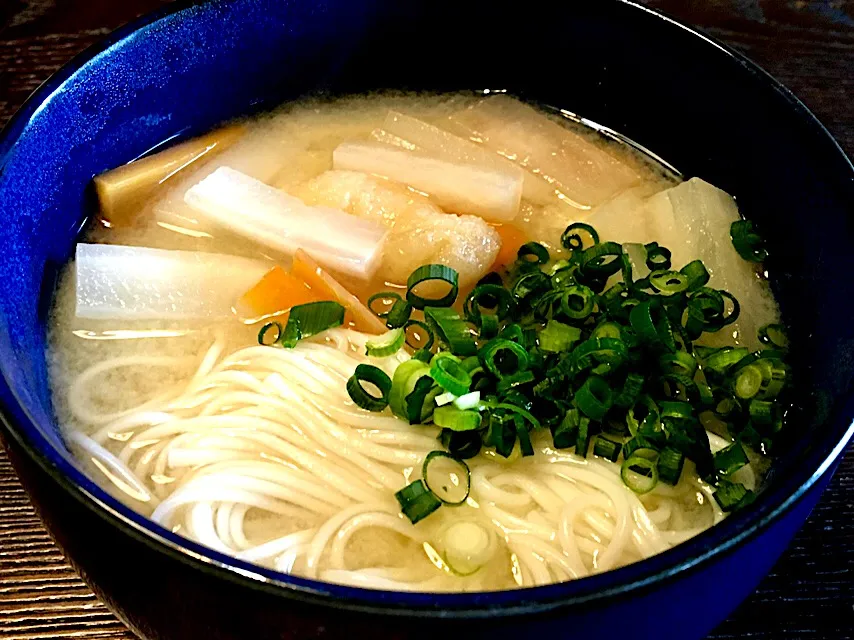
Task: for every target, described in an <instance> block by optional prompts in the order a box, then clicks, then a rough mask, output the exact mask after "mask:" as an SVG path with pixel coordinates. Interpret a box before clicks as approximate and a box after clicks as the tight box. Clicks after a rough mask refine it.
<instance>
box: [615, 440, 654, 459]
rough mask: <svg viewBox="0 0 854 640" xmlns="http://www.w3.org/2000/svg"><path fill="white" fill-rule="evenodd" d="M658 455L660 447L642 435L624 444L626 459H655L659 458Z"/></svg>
mask: <svg viewBox="0 0 854 640" xmlns="http://www.w3.org/2000/svg"><path fill="white" fill-rule="evenodd" d="M658 454H659V445H658V444H657V443H656V442H655V441H653V440H652V439H651V438H647V437H646V436H643V435H640V434H638V435H636V436H635V437H634V438H631V439H630V440H627V441H626V442H625V443H623V457H624V458H631V457H632V456H640V457H641V458H650V459H655V458H657V457H658Z"/></svg>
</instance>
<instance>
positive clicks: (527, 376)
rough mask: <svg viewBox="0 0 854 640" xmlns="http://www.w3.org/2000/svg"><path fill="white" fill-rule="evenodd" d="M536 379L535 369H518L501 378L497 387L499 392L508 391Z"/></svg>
mask: <svg viewBox="0 0 854 640" xmlns="http://www.w3.org/2000/svg"><path fill="white" fill-rule="evenodd" d="M536 379H537V377H536V376H535V375H534V372H533V371H517V372H516V373H513V374H510V375H506V376H504V377H503V378H501V379H500V380H499V381H498V386H497V389H498V392H499V393H507V392H508V391H510V390H511V389H515V388H516V387H520V386H522V385H525V384H528V383H530V382H533V381H534V380H536Z"/></svg>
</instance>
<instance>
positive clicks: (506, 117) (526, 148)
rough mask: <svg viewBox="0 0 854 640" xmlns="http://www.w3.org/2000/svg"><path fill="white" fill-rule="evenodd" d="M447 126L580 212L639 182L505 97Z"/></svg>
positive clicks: (481, 104)
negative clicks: (520, 169)
mask: <svg viewBox="0 0 854 640" xmlns="http://www.w3.org/2000/svg"><path fill="white" fill-rule="evenodd" d="M448 126H449V127H451V132H452V133H459V134H460V135H463V136H465V137H468V138H470V139H472V140H477V141H479V142H482V143H483V144H484V145H485V146H487V147H489V148H491V149H493V150H494V151H497V152H498V153H500V154H501V155H503V156H505V157H506V158H508V159H510V160H513V161H514V162H515V163H517V164H519V165H521V166H522V167H524V168H525V169H527V170H528V171H531V172H533V173H535V174H537V175H539V176H542V177H543V178H545V179H546V180H547V181H548V182H549V183H550V184H551V185H552V186H553V187H554V188H555V189H557V190H558V191H559V192H560V193H561V194H562V195H563V197H564V198H565V199H566V200H567V201H568V202H570V203H571V204H574V205H575V206H577V207H579V208H582V209H589V208H592V207H595V206H597V205H599V204H602V203H603V202H605V201H606V200H608V199H609V198H610V197H611V196H613V195H614V194H616V193H619V192H620V191H623V190H624V189H627V188H628V187H630V186H632V185H634V184H637V183H638V182H640V175H639V174H638V172H637V171H636V170H635V169H634V168H633V167H631V166H629V165H628V164H627V163H624V162H622V161H620V160H618V159H617V158H616V157H614V156H612V155H611V154H609V153H608V152H607V151H605V150H603V149H601V148H600V147H599V146H597V145H596V144H595V143H593V142H591V141H589V140H587V139H585V138H584V137H582V136H580V135H578V134H577V133H574V132H573V131H571V130H570V129H568V128H567V127H564V126H562V125H560V124H558V123H557V122H555V121H553V120H552V119H550V118H548V117H547V116H545V115H543V114H542V113H540V112H538V111H537V110H535V109H534V108H532V107H529V106H528V105H526V104H524V103H522V102H519V101H518V100H516V99H515V98H511V97H510V96H507V95H505V94H500V95H496V96H491V97H488V98H485V99H484V100H481V101H480V102H477V103H476V104H474V105H472V106H470V107H468V108H466V109H463V110H462V111H460V112H458V113H456V114H453V115H452V116H451V117H450V119H449V122H448Z"/></svg>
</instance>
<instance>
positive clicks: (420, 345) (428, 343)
mask: <svg viewBox="0 0 854 640" xmlns="http://www.w3.org/2000/svg"><path fill="white" fill-rule="evenodd" d="M411 327H416V328H417V330H416V331H409V329H410V328H411ZM421 332H423V333H424V335H426V336H427V337H426V339H425V338H424V337H423V336H422V335H421ZM403 333H404V335H405V336H406V344H408V345H409V346H410V347H412V348H413V349H420V350H422V351H428V352H429V351H430V349H431V348H432V347H433V343H434V342H435V341H436V333H435V332H434V331H433V329H432V328H431V327H430V325H428V324H427V323H426V322H421V321H420V320H407V322H406V324H404V325H403ZM410 334H415V335H410Z"/></svg>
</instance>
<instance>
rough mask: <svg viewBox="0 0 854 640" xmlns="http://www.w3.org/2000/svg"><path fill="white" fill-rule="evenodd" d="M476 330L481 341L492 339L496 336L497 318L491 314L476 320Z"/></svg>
mask: <svg viewBox="0 0 854 640" xmlns="http://www.w3.org/2000/svg"><path fill="white" fill-rule="evenodd" d="M477 328H478V330H479V331H478V333H479V334H480V337H481V338H482V339H486V340H488V339H489V338H494V337H495V336H497V335H498V318H496V317H495V316H494V315H492V314H491V313H485V314H483V315H482V316H480V317H479V318H478V319H477Z"/></svg>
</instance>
